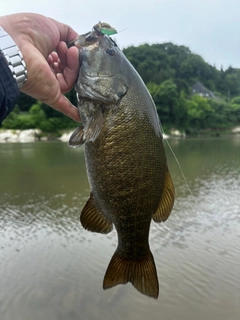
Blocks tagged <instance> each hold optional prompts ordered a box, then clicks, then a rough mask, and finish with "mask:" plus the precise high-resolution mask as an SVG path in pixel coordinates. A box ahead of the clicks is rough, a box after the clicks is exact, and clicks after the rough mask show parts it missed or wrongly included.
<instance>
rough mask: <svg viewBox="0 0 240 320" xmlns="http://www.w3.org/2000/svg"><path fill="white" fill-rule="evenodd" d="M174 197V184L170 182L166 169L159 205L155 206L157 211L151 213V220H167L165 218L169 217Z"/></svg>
mask: <svg viewBox="0 0 240 320" xmlns="http://www.w3.org/2000/svg"><path fill="white" fill-rule="evenodd" d="M174 199H175V191H174V185H173V182H172V178H171V176H170V172H169V171H168V169H167V172H166V175H165V181H164V187H163V194H162V197H161V200H160V203H159V206H158V208H157V211H156V212H155V213H154V215H153V220H154V221H155V222H162V221H165V220H167V218H168V217H169V215H170V213H171V211H172V208H173V204H174Z"/></svg>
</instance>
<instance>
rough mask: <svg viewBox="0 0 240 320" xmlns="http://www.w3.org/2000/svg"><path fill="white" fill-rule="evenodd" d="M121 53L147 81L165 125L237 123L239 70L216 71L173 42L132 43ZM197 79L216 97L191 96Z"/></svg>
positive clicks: (194, 127)
mask: <svg viewBox="0 0 240 320" xmlns="http://www.w3.org/2000/svg"><path fill="white" fill-rule="evenodd" d="M124 53H125V54H126V56H127V58H128V59H129V60H130V62H131V63H132V64H133V66H134V67H135V68H136V70H137V71H138V72H139V74H140V75H141V76H142V78H143V80H144V81H145V83H146V84H147V87H148V89H149V92H150V93H151V95H152V97H153V100H154V101H155V104H156V107H157V111H158V114H159V116H160V119H161V122H162V124H163V125H164V126H165V127H166V128H171V127H172V128H177V129H181V130H186V131H192V132H193V131H200V130H205V129H209V128H211V129H217V130H219V129H226V128H229V127H232V126H235V125H237V124H239V121H240V110H239V107H240V69H234V68H231V67H230V68H228V69H227V70H226V71H223V70H222V69H221V70H217V69H216V68H215V66H211V65H209V64H208V63H206V62H205V61H204V60H203V59H202V57H200V56H199V55H197V54H193V53H192V52H191V51H190V50H189V48H187V47H184V46H177V45H174V44H172V43H163V44H153V45H151V46H150V45H148V44H144V45H142V46H139V47H133V46H132V47H129V48H126V49H124ZM196 82H201V83H202V84H203V85H204V86H205V87H206V88H207V89H209V90H211V91H212V92H214V93H215V95H216V96H218V97H219V98H217V99H206V98H204V97H202V96H200V95H193V94H192V85H193V84H194V83H196ZM230 100H231V101H230Z"/></svg>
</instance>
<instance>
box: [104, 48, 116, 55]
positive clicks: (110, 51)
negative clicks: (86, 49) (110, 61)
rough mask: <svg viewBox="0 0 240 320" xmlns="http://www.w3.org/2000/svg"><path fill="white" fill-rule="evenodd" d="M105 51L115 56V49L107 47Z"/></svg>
mask: <svg viewBox="0 0 240 320" xmlns="http://www.w3.org/2000/svg"><path fill="white" fill-rule="evenodd" d="M106 52H107V54H109V55H110V56H115V55H116V54H117V51H116V50H115V49H107V50H106Z"/></svg>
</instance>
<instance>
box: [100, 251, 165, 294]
mask: <svg viewBox="0 0 240 320" xmlns="http://www.w3.org/2000/svg"><path fill="white" fill-rule="evenodd" d="M127 282H131V283H132V285H133V286H134V287H135V288H136V289H137V290H138V291H140V292H141V293H142V294H145V295H147V296H149V297H152V298H155V299H157V298H158V293H159V285H158V278H157V270H156V266H155V262H154V258H153V255H152V253H151V251H150V250H149V251H148V254H147V256H146V258H145V259H144V260H140V261H137V260H126V259H122V258H121V257H120V256H119V254H118V251H116V252H115V253H114V255H113V257H112V259H111V261H110V263H109V265H108V268H107V271H106V274H105V277H104V280H103V289H109V288H112V287H114V286H116V285H118V284H125V283H127Z"/></svg>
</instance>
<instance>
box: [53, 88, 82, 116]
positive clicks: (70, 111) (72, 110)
mask: <svg viewBox="0 0 240 320" xmlns="http://www.w3.org/2000/svg"><path fill="white" fill-rule="evenodd" d="M51 107H52V108H54V109H55V110H58V111H60V112H62V113H64V114H65V115H66V116H68V117H69V118H71V119H73V120H74V121H77V122H80V121H81V120H80V117H79V113H78V109H77V108H76V107H75V106H74V105H72V104H71V102H70V101H69V100H68V99H67V98H66V97H65V96H64V95H63V94H62V95H60V97H59V99H58V100H57V101H56V102H55V103H54V104H52V105H51Z"/></svg>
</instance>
